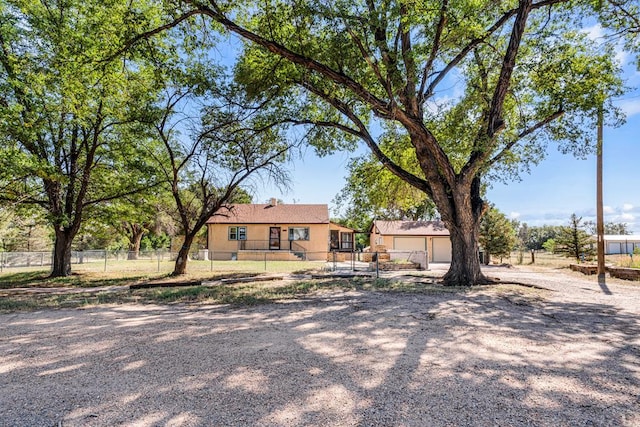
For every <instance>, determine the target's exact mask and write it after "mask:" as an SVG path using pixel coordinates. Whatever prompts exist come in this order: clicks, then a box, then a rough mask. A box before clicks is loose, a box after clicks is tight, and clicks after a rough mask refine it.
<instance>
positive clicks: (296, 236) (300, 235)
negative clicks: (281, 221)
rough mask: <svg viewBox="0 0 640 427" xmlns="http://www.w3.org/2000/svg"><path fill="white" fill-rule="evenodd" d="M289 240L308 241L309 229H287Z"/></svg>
mask: <svg viewBox="0 0 640 427" xmlns="http://www.w3.org/2000/svg"><path fill="white" fill-rule="evenodd" d="M289 240H309V227H289Z"/></svg>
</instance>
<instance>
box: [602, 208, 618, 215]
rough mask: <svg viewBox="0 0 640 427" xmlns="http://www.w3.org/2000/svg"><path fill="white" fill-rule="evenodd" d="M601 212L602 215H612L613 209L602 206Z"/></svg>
mask: <svg viewBox="0 0 640 427" xmlns="http://www.w3.org/2000/svg"><path fill="white" fill-rule="evenodd" d="M602 210H603V212H604V213H606V214H612V213H615V209H613V208H612V207H611V206H603V207H602Z"/></svg>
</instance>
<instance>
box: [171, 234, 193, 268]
mask: <svg viewBox="0 0 640 427" xmlns="http://www.w3.org/2000/svg"><path fill="white" fill-rule="evenodd" d="M192 243H193V236H189V235H187V236H185V237H184V243H183V244H182V247H180V250H179V251H178V258H176V264H175V266H174V268H173V273H171V275H172V276H178V275H180V274H186V273H187V261H188V260H189V251H190V250H191V244H192Z"/></svg>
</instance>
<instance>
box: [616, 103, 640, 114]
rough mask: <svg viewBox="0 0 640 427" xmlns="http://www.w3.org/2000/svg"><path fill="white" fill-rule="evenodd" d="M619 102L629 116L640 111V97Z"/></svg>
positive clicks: (619, 105)
mask: <svg viewBox="0 0 640 427" xmlns="http://www.w3.org/2000/svg"><path fill="white" fill-rule="evenodd" d="M617 104H618V107H620V109H621V110H622V112H623V113H624V114H625V115H626V116H627V117H631V116H634V115H636V114H638V113H640V99H637V98H636V99H623V100H621V101H619V102H618V103H617Z"/></svg>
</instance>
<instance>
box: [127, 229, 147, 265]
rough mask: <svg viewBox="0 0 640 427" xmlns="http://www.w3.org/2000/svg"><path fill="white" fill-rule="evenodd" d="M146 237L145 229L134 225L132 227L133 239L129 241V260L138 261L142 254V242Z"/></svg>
mask: <svg viewBox="0 0 640 427" xmlns="http://www.w3.org/2000/svg"><path fill="white" fill-rule="evenodd" d="M142 236H144V227H142V226H140V225H137V224H134V225H132V226H131V237H130V239H129V253H128V255H127V259H130V260H132V259H138V255H139V254H140V242H141V241H142Z"/></svg>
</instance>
